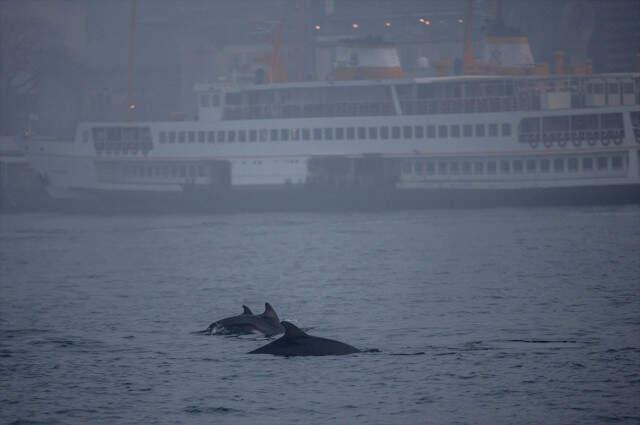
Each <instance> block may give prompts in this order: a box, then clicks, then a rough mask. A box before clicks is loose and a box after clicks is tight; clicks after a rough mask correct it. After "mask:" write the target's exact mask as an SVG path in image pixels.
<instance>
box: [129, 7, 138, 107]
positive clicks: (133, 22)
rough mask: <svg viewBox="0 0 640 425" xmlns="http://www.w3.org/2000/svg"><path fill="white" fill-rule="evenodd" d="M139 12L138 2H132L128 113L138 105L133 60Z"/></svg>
mask: <svg viewBox="0 0 640 425" xmlns="http://www.w3.org/2000/svg"><path fill="white" fill-rule="evenodd" d="M137 11H138V0H131V25H130V28H129V70H128V82H127V111H128V112H133V111H135V109H136V104H135V102H134V100H133V59H134V42H135V32H136V13H137Z"/></svg>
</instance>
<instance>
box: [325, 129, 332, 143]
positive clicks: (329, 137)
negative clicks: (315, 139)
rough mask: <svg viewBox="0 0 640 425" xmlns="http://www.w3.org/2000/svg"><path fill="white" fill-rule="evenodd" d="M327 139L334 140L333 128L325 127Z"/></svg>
mask: <svg viewBox="0 0 640 425" xmlns="http://www.w3.org/2000/svg"><path fill="white" fill-rule="evenodd" d="M324 138H325V140H333V128H331V127H327V128H325V129H324Z"/></svg>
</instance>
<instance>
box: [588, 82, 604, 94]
mask: <svg viewBox="0 0 640 425" xmlns="http://www.w3.org/2000/svg"><path fill="white" fill-rule="evenodd" d="M591 87H592V88H593V93H595V94H602V93H604V84H602V83H595V84H593V85H592V86H591Z"/></svg>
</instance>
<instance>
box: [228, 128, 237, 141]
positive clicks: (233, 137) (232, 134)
mask: <svg viewBox="0 0 640 425" xmlns="http://www.w3.org/2000/svg"><path fill="white" fill-rule="evenodd" d="M227 141H228V142H229V143H233V142H235V141H236V132H235V131H234V130H229V131H227Z"/></svg>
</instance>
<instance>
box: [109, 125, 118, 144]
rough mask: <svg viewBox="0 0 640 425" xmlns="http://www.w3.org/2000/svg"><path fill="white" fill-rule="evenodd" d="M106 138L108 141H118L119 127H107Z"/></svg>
mask: <svg viewBox="0 0 640 425" xmlns="http://www.w3.org/2000/svg"><path fill="white" fill-rule="evenodd" d="M107 140H109V141H110V142H119V141H120V129H119V128H109V129H107Z"/></svg>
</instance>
